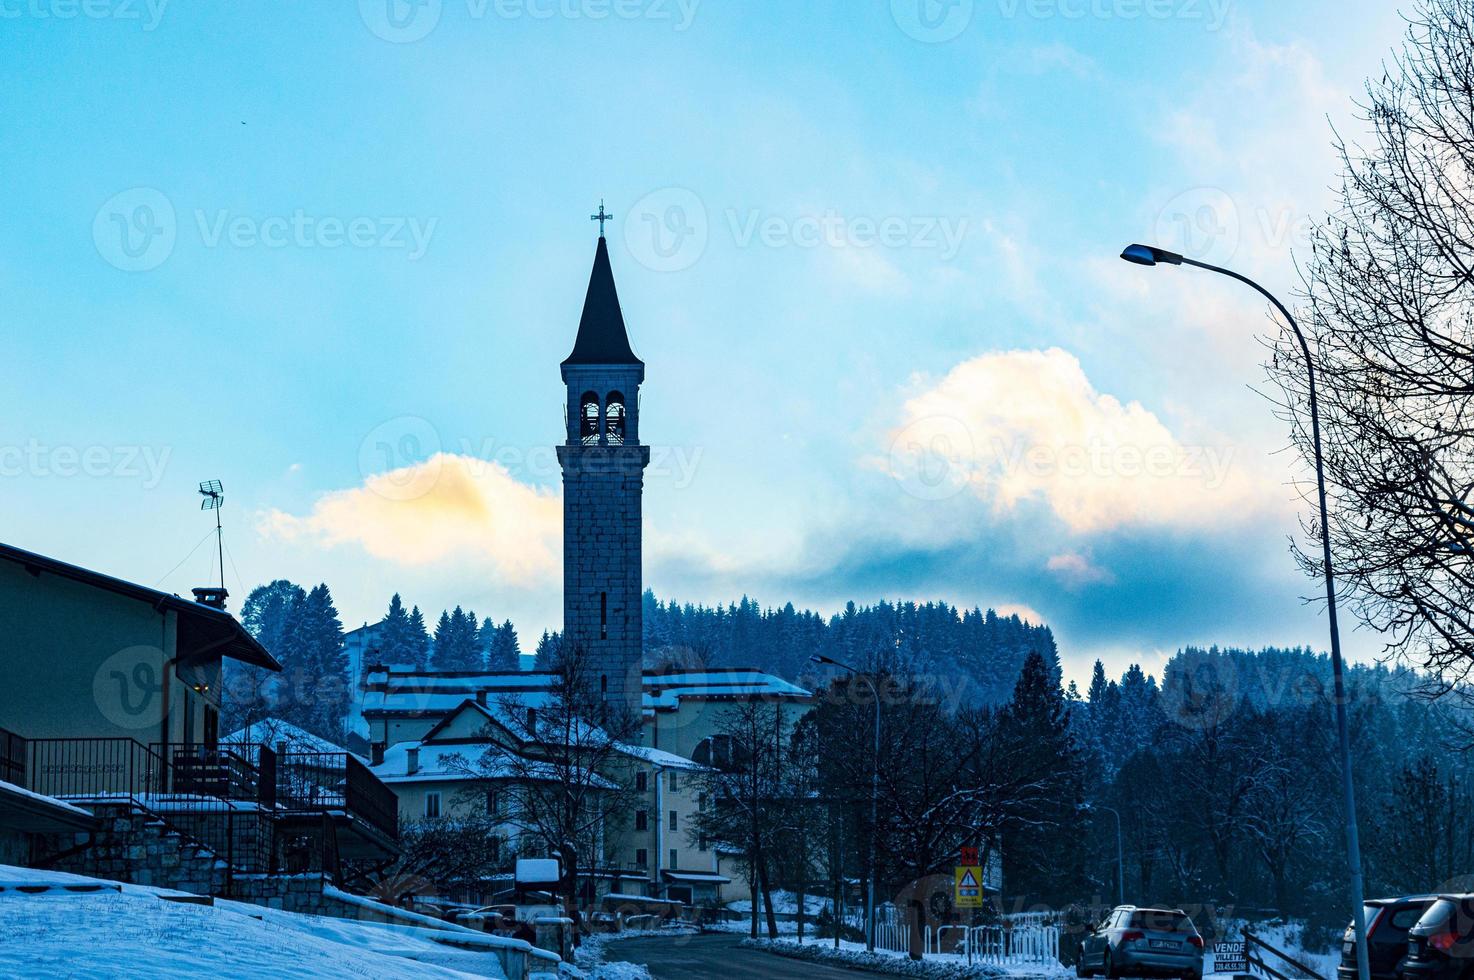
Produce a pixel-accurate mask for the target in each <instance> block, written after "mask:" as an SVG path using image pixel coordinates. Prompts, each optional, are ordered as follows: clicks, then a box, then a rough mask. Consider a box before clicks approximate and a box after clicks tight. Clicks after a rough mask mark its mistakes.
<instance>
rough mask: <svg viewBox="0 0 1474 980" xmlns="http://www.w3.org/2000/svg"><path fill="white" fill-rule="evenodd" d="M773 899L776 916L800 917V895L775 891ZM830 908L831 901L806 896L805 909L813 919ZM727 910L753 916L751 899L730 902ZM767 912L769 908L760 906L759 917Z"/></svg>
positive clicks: (819, 896) (820, 897) (821, 897)
mask: <svg viewBox="0 0 1474 980" xmlns="http://www.w3.org/2000/svg"><path fill="white" fill-rule="evenodd" d="M772 899H773V914H774V915H798V895H797V894H795V893H794V892H787V891H778V890H775V891H774V892H773V895H772ZM828 907H829V900H828V899H826V898H824V897H823V896H821V895H805V896H804V909H805V910H806V912H807V914H808V916H809V918H811V919H813V918H818V916H819V913H820V912H822V911H824V910H825V909H827V908H828ZM727 909H728V910H729V911H732V912H736V913H738V914H739V915H751V914H752V901H751V900H750V899H746V898H744V899H742V900H741V901H740V902H728V903H727ZM766 912H767V906H766V905H763V904H759V905H758V915H760V916H761V915H763V914H764V913H766Z"/></svg>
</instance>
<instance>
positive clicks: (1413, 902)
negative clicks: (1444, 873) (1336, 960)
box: [1336, 895, 1438, 980]
mask: <svg viewBox="0 0 1474 980" xmlns="http://www.w3.org/2000/svg"><path fill="white" fill-rule="evenodd" d="M1437 897H1438V896H1436V895H1409V896H1406V897H1404V898H1378V899H1373V900H1371V901H1369V902H1367V903H1366V905H1365V906H1363V915H1365V916H1366V926H1367V971H1368V973H1369V974H1370V976H1371V978H1372V980H1396V977H1397V967H1398V965H1399V964H1401V963H1402V958H1403V957H1404V956H1405V955H1407V950H1408V936H1407V934H1408V931H1409V930H1411V929H1412V927H1413V926H1414V925H1416V924H1417V921H1418V919H1420V918H1421V917H1422V915H1423V913H1424V912H1426V911H1427V910H1428V906H1430V905H1432V904H1433V903H1434V901H1435V900H1437ZM1336 976H1337V980H1357V977H1358V974H1357V971H1356V925H1355V923H1353V924H1351V925H1349V926H1347V927H1346V935H1345V936H1343V937H1341V965H1340V966H1338V967H1336Z"/></svg>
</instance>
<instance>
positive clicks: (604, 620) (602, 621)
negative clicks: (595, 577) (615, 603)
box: [599, 592, 609, 640]
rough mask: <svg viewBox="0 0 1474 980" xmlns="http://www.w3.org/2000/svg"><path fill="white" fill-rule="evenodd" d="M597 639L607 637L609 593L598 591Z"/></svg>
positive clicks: (605, 638)
mask: <svg viewBox="0 0 1474 980" xmlns="http://www.w3.org/2000/svg"><path fill="white" fill-rule="evenodd" d="M599 639H601V640H607V639H609V593H607V592H600V593H599Z"/></svg>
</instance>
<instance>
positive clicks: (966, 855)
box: [957, 847, 982, 867]
mask: <svg viewBox="0 0 1474 980" xmlns="http://www.w3.org/2000/svg"><path fill="white" fill-rule="evenodd" d="M957 863H958V864H960V865H962V866H963V867H977V866H978V865H979V864H981V863H982V862H981V861H979V860H978V849H977V848H976V847H964V848H962V860H961V861H958V862H957Z"/></svg>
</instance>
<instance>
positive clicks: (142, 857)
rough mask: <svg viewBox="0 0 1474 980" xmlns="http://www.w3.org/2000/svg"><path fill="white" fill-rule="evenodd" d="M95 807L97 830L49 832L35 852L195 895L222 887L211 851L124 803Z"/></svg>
mask: <svg viewBox="0 0 1474 980" xmlns="http://www.w3.org/2000/svg"><path fill="white" fill-rule="evenodd" d="M94 809H95V811H96V813H97V815H98V816H99V817H101V818H102V827H101V829H99V830H97V831H94V832H92V833H77V834H51V835H48V836H47V838H46V839H45V840H44V841H43V842H42V845H41V847H40V848H39V852H40V855H39V856H42V857H44V856H45V855H46V854H52V855H55V854H62V855H64V856H63V857H62V858H61V859H60V860H58V861H56V862H55V863H54V864H50V865H48V866H49V867H53V868H55V869H56V870H58V871H70V872H72V873H73V874H80V875H88V876H89V877H93V878H108V879H111V880H113V881H126V882H130V883H132V884H135V885H150V886H153V887H157V888H172V889H174V890H176V891H184V892H193V893H194V894H196V895H218V894H220V893H221V892H222V890H223V888H224V885H225V877H226V876H225V868H224V866H223V865H222V864H221V863H220V862H219V861H217V860H216V859H215V855H214V854H213V853H211V852H210V851H208V850H206V849H205V848H202V847H198V846H196V845H195V844H192V843H190V842H189V841H188V840H186V839H185V838H183V837H181V836H179V834H177V833H175V832H174V831H172V830H170V829H168V827H166V826H165V825H164V824H163V823H161V822H160V821H158V820H157V819H156V818H154V817H151V816H149V815H146V814H142V813H137V812H133V811H132V810H131V809H130V808H128V807H121V806H116V807H114V806H102V807H95V808H94ZM78 848H80V849H78ZM69 851H70V852H72V853H67V852H69Z"/></svg>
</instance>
